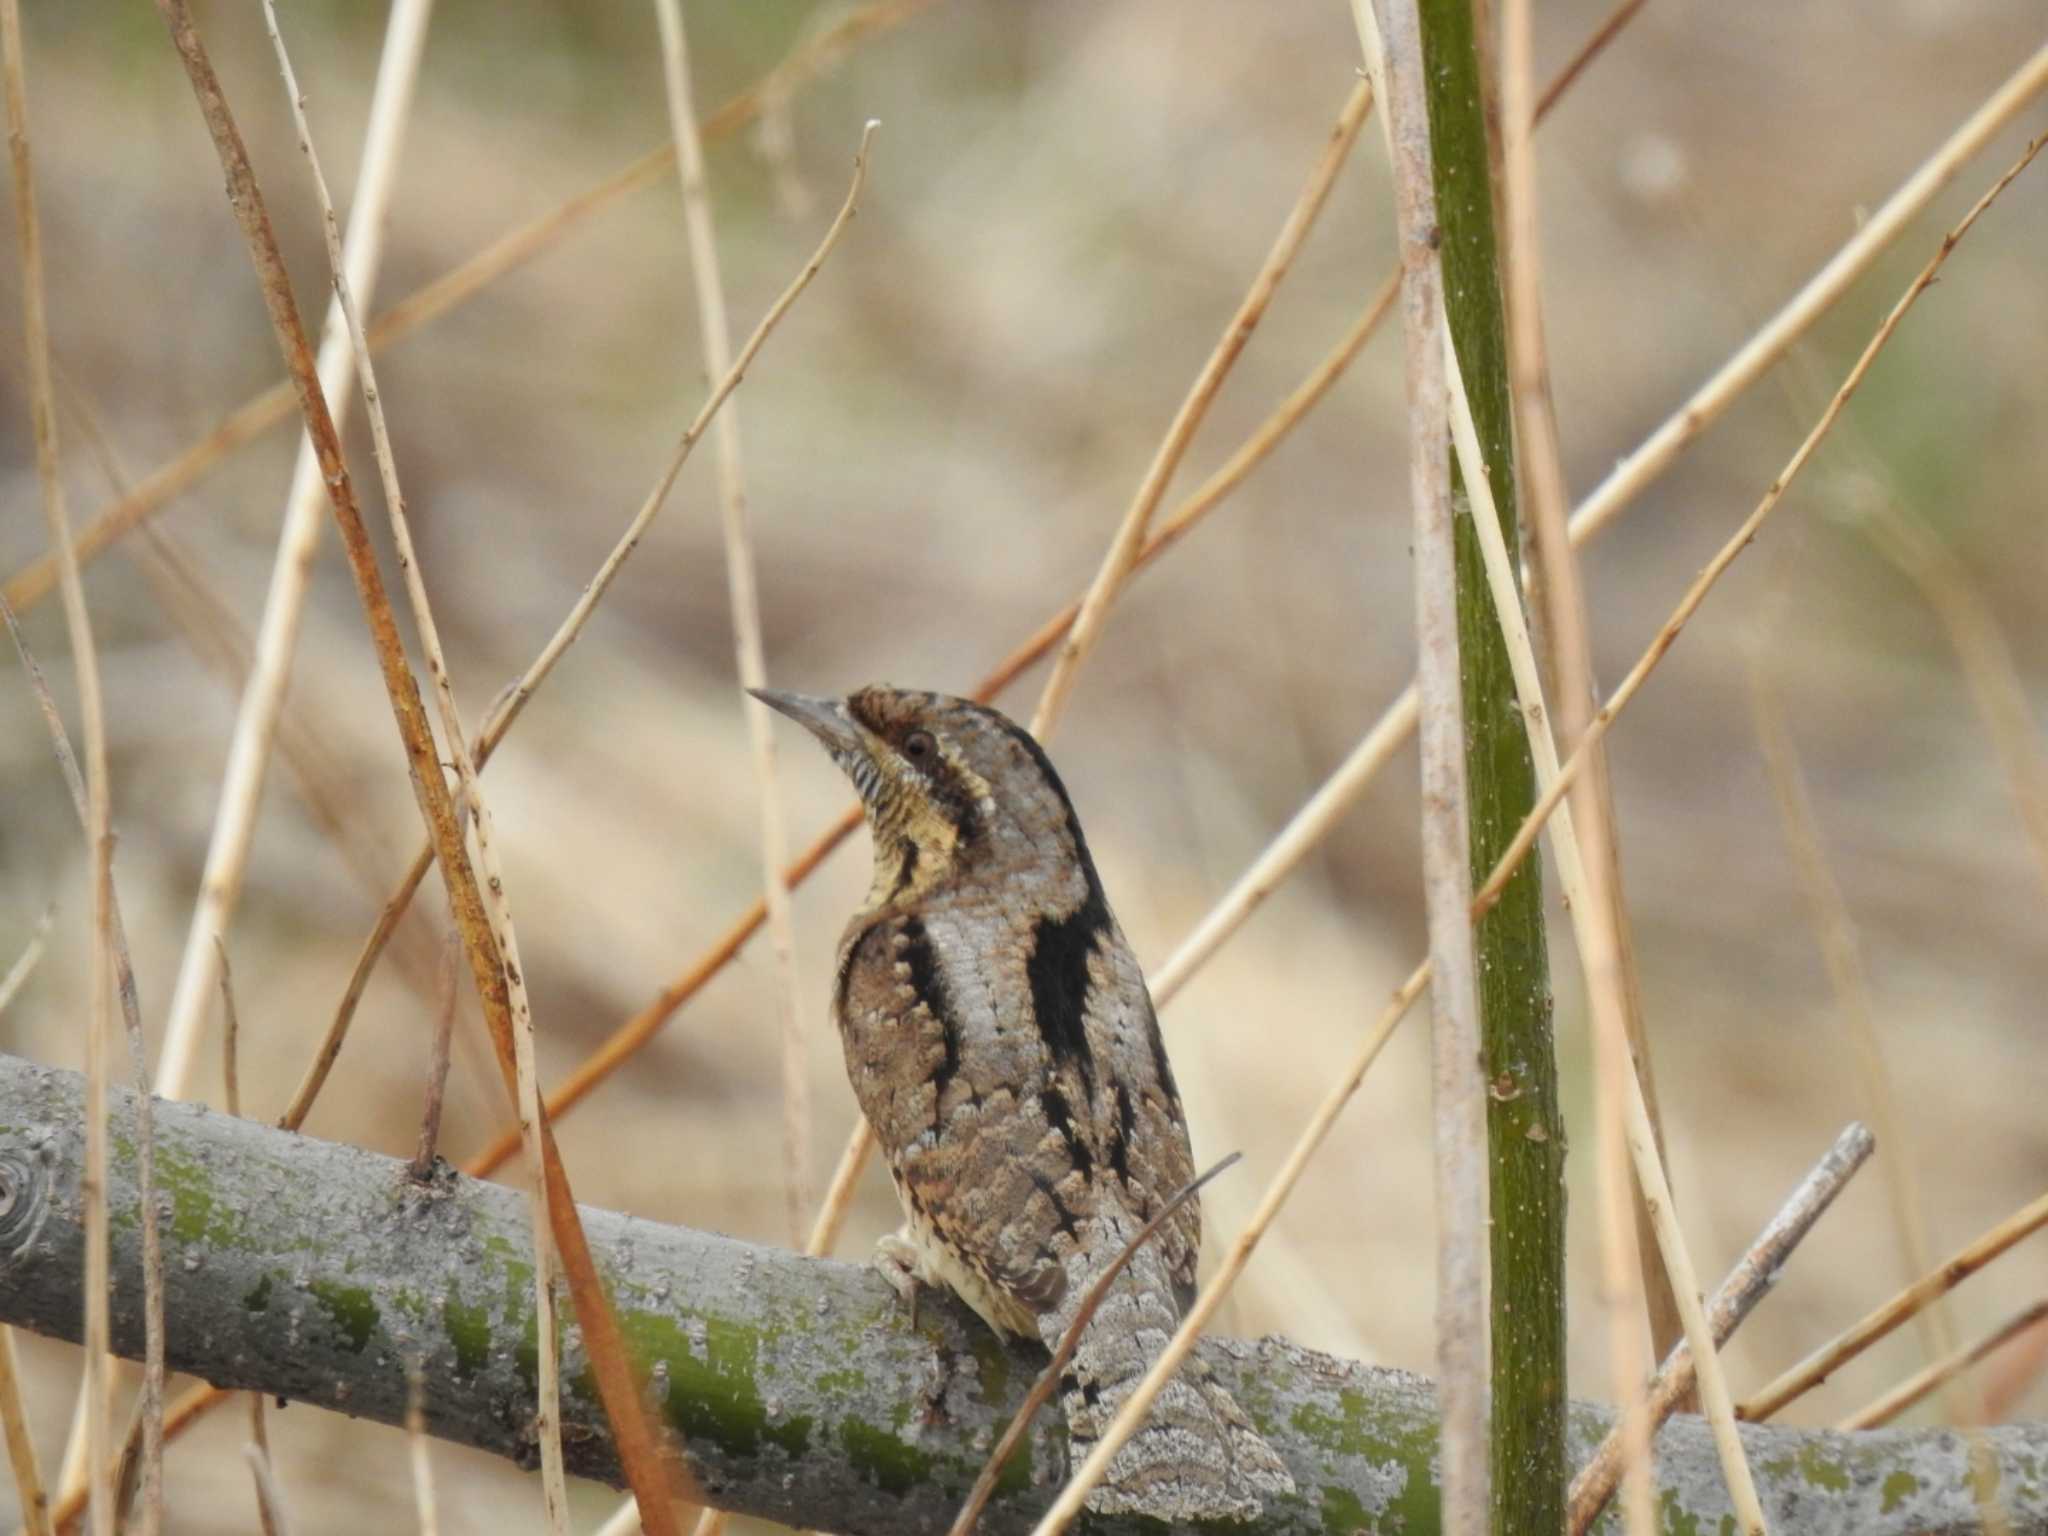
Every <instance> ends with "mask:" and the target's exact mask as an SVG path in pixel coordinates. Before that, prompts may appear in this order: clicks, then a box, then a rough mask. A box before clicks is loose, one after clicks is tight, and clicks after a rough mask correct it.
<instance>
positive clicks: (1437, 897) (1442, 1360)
mask: <svg viewBox="0 0 2048 1536" xmlns="http://www.w3.org/2000/svg"><path fill="white" fill-rule="evenodd" d="M1352 12H1353V15H1354V17H1355V18H1356V19H1357V24H1358V33H1359V45H1360V47H1361V48H1362V49H1363V50H1364V53H1365V58H1366V66H1367V69H1368V70H1369V71H1370V73H1371V75H1372V77H1373V78H1374V79H1376V80H1378V81H1380V82H1382V83H1383V87H1384V89H1383V91H1382V95H1381V99H1382V103H1383V105H1382V108H1381V119H1382V121H1383V123H1384V124H1385V126H1386V130H1387V138H1388V143H1389V146H1390V149H1389V154H1390V158H1391V162H1392V166H1393V175H1394V215H1395V217H1394V223H1395V228H1396V230H1397V232H1398V235H1399V239H1400V249H1401V308H1402V319H1403V324H1402V334H1403V337H1404V340H1405V343H1406V345H1405V349H1404V350H1405V353H1406V359H1407V368H1406V373H1407V380H1408V465H1409V493H1410V499H1411V501H1412V503H1413V517H1414V539H1413V548H1414V564H1415V648H1416V669H1415V671H1416V698H1417V704H1418V714H1417V727H1416V734H1417V739H1418V741H1419V743H1420V747H1421V757H1422V887H1423V905H1424V908H1425V911H1426V913H1427V916H1428V925H1429V964H1430V970H1431V973H1432V975H1433V978H1434V979H1433V981H1432V984H1431V986H1430V1008H1431V1019H1430V1059H1431V1072H1430V1082H1431V1101H1432V1126H1433V1130H1434V1136H1433V1140H1434V1149H1435V1165H1436V1230H1437V1262H1436V1273H1437V1287H1436V1335H1437V1343H1436V1357H1437V1408H1438V1412H1439V1413H1440V1415H1441V1416H1442V1420H1443V1434H1442V1441H1441V1447H1440V1451H1439V1456H1440V1462H1441V1487H1442V1511H1443V1514H1442V1520H1443V1528H1444V1530H1445V1531H1447V1532H1449V1533H1451V1536H1483V1533H1484V1532H1485V1531H1486V1529H1487V1524H1488V1510H1489V1509H1490V1507H1491V1504H1492V1493H1491V1482H1492V1471H1491V1468H1490V1466H1489V1465H1488V1456H1487V1394H1488V1382H1489V1379H1490V1378H1489V1372H1488V1368H1487V1354H1488V1351H1487V1313H1486V1276H1487V1201H1488V1189H1487V1167H1488V1164H1487V1151H1486V1073H1485V1068H1484V1065H1483V1061H1484V1052H1483V1050H1482V1048H1481V1045H1480V1033H1479V994H1478V976H1477V959H1476V956H1475V954H1474V943H1473V935H1472V923H1471V920H1470V919H1469V918H1468V917H1467V915H1466V913H1467V909H1468V907H1469V906H1470V900H1471V895H1470V893H1471V889H1472V859H1471V847H1470V843H1469V841H1468V836H1467V822H1466V816H1467V807H1466V783H1465V711H1464V701H1463V698H1462V695H1461V685H1460V676H1461V673H1460V667H1459V653H1458V591H1457V559H1456V555H1455V552H1454V548H1453V540H1452V522H1453V518H1452V506H1451V468H1450V455H1449V454H1448V453H1447V452H1445V438H1446V437H1447V436H1448V434H1449V425H1448V417H1449V412H1450V402H1449V396H1448V392H1447V385H1446V380H1445V373H1444V358H1445V355H1446V351H1447V349H1448V347H1449V344H1450V342H1449V333H1448V331H1447V330H1446V328H1445V324H1444V308H1443V268H1442V264H1441V261H1440V259H1439V256H1438V251H1437V246H1438V240H1439V236H1440V232H1439V230H1438V227H1437V215H1436V189H1435V185H1434V181H1433V176H1434V171H1433V153H1434V151H1433V146H1432V144H1431V140H1430V128H1429V104H1428V99H1427V95H1426V92H1425V87H1424V81H1423V69H1424V64H1423V57H1422V22H1421V17H1420V15H1419V13H1418V12H1417V9H1416V5H1415V0H1389V3H1388V4H1387V6H1386V17H1385V30H1384V33H1383V34H1379V33H1378V32H1377V29H1376V28H1375V27H1374V26H1373V25H1372V10H1371V7H1370V5H1368V4H1366V3H1364V0H1357V3H1354V5H1353V7H1352Z"/></svg>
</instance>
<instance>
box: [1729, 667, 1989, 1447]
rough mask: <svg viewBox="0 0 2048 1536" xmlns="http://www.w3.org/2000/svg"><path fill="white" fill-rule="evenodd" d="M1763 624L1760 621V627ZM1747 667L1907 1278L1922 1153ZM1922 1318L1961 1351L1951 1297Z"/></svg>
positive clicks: (1924, 1341) (1852, 937) (1786, 743)
mask: <svg viewBox="0 0 2048 1536" xmlns="http://www.w3.org/2000/svg"><path fill="white" fill-rule="evenodd" d="M1764 632H1765V631H1763V630H1761V629H1760V630H1759V631H1758V633H1759V635H1761V634H1762V633H1764ZM1748 672H1749V699H1750V713H1751V716H1752V718H1753V720H1754V722H1755V726H1756V734H1757V743H1758V745H1759V747H1761V749H1762V751H1763V758H1764V767H1765V770H1766V772H1767V774H1768V776H1769V778H1770V782H1771V797H1772V798H1773V799H1774V800H1775V801H1776V802H1777V806H1778V819H1779V821H1780V823H1781V825H1782V827H1783V830H1784V834H1785V843H1786V846H1787V849H1788V850H1789V852H1790V853H1791V855H1792V866H1793V870H1794V873H1795V874H1796V875H1797V876H1798V879H1799V886H1800V891H1801V893H1802V894H1803V895H1804V897H1805V899H1806V908H1807V916H1808V919H1809V921H1811V923H1812V924H1813V928H1814V937H1815V938H1816V940H1817V941H1818V942H1819V945H1820V952H1821V959H1822V961H1823V963H1824V964H1825V966H1826V968H1827V974H1828V984H1829V988H1830V990H1831V991H1832V992H1833V993H1834V998H1835V1014H1836V1017H1837V1018H1838V1019H1839V1020H1840V1023H1841V1027H1842V1033H1843V1035H1844V1036H1845V1037H1846V1040H1847V1044H1848V1047H1849V1051H1848V1054H1849V1056H1850V1058H1851V1059H1852V1060H1853V1061H1854V1062H1855V1064H1856V1075H1857V1076H1858V1077H1859V1078H1860V1079H1861V1085H1862V1089H1863V1101H1864V1110H1865V1112H1866V1113H1867V1114H1868V1115H1869V1116H1870V1118H1871V1120H1872V1121H1874V1122H1875V1123H1876V1125H1877V1134H1878V1138H1879V1139H1880V1140H1881V1141H1883V1142H1884V1144H1885V1146H1886V1147H1887V1148H1888V1149H1889V1150H1890V1152H1891V1156H1889V1157H1888V1158H1886V1159H1885V1166H1884V1169H1883V1172H1884V1176H1885V1177H1884V1187H1885V1195H1886V1197H1887V1200H1888V1203H1889V1204H1890V1206H1891V1213H1890V1214H1891V1219H1892V1230H1893V1235H1894V1236H1895V1237H1896V1238H1897V1240H1898V1245H1899V1267H1900V1269H1901V1270H1902V1271H1903V1272H1904V1278H1906V1279H1909V1280H1910V1279H1911V1278H1912V1277H1913V1276H1914V1275H1918V1274H1923V1273H1925V1272H1926V1270H1927V1268H1928V1266H1929V1264H1930V1263H1931V1262H1932V1254H1933V1249H1932V1247H1931V1246H1930V1245H1929V1243H1928V1240H1927V1221H1926V1215H1925V1207H1924V1205H1923V1203H1922V1201H1921V1198H1920V1180H1919V1170H1918V1160H1917V1159H1916V1158H1915V1157H1914V1155H1913V1149H1912V1142H1911V1140H1910V1139H1909V1138H1908V1136H1907V1135H1906V1126H1905V1117H1904V1115H1903V1113H1902V1112H1901V1110H1900V1107H1899V1096H1898V1091H1897V1088H1896V1086H1895V1085H1894V1083H1893V1081H1892V1074H1891V1069H1890V1067H1888V1066H1887V1065H1886V1064H1885V1059H1884V1044H1883V1042H1882V1041H1880V1040H1879V1039H1878V1033H1877V1008H1876V1005H1875V1003H1874V1002H1873V1001H1872V999H1871V995H1870V981H1869V978H1868V977H1867V976H1866V975H1865V974H1864V970H1863V958H1862V954H1861V947H1860V945H1859V944H1858V942H1857V938H1856V924H1855V920H1854V919H1853V918H1851V917H1850V915H1849V902H1848V899H1847V897H1846V896H1845V895H1844V894H1843V892H1842V887H1841V883H1840V882H1839V881H1837V880H1836V879H1835V874H1834V870H1833V868H1832V867H1831V866H1830V865H1829V863H1828V858H1827V854H1826V852H1825V851H1824V850H1823V849H1822V847H1821V841H1820V825H1819V820H1818V818H1817V817H1816V816H1815V815H1814V810H1813V801H1812V799H1811V798H1810V797H1809V796H1808V794H1807V792H1806V778H1805V775H1804V774H1803V773H1801V771H1800V768H1799V759H1798V754H1797V750H1796V749H1795V748H1794V746H1793V744H1792V736H1791V732H1790V730H1789V729H1788V728H1787V726H1786V723H1785V717H1784V710H1783V708H1782V706H1781V704H1780V701H1779V699H1778V696H1777V691H1776V689H1775V688H1774V687H1773V686H1772V681H1771V676H1770V666H1769V661H1768V659H1767V658H1766V657H1765V655H1764V654H1763V651H1762V649H1761V647H1760V646H1757V645H1752V646H1751V647H1750V648H1749V658H1748ZM1918 1323H1919V1329H1920V1336H1921V1337H1920V1344H1921V1350H1922V1352H1923V1354H1924V1355H1925V1357H1926V1358H1927V1360H1928V1361H1930V1362H1932V1361H1935V1360H1939V1359H1941V1358H1942V1357H1944V1356H1946V1355H1951V1354H1953V1353H1954V1352H1955V1350H1956V1347H1957V1341H1956V1328H1955V1320H1954V1319H1953V1318H1952V1317H1950V1316H1949V1313H1948V1308H1947V1307H1946V1306H1945V1305H1938V1306H1932V1307H1929V1308H1927V1309H1926V1310H1925V1311H1924V1312H1922V1313H1921V1314H1920V1316H1919V1318H1918ZM1950 1404H1951V1408H1952V1410H1953V1411H1952V1412H1951V1415H1950V1422H1951V1423H1962V1422H1967V1421H1968V1420H1969V1419H1970V1418H1972V1417H1974V1415H1973V1414H1971V1413H1970V1412H1969V1411H1967V1405H1966V1404H1963V1403H1961V1402H1959V1401H1957V1400H1956V1399H1955V1398H1953V1397H1951V1399H1950Z"/></svg>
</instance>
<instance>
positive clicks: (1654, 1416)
mask: <svg viewBox="0 0 2048 1536" xmlns="http://www.w3.org/2000/svg"><path fill="white" fill-rule="evenodd" d="M1876 1150H1877V1139H1876V1138H1875V1137H1874V1136H1872V1135H1871V1134H1870V1132H1869V1131H1868V1130H1866V1129H1865V1128H1864V1127H1863V1126H1861V1125H1858V1124H1854V1123H1851V1124H1850V1125H1849V1126H1848V1128H1847V1129H1845V1130H1844V1131H1843V1132H1842V1134H1841V1135H1840V1136H1837V1137H1836V1138H1835V1144H1834V1145H1833V1146H1832V1147H1830V1148H1829V1149H1828V1151H1827V1155H1826V1156H1825V1157H1823V1158H1822V1159H1821V1160H1820V1161H1819V1162H1818V1163H1817V1164H1815V1165H1814V1167H1813V1169H1812V1171H1811V1172H1809V1173H1808V1174H1807V1175H1806V1177H1805V1178H1804V1179H1801V1180H1800V1181H1799V1187H1798V1188H1797V1189H1795V1190H1793V1191H1792V1194H1791V1197H1790V1198H1789V1199H1787V1200H1786V1202H1785V1203H1784V1204H1783V1205H1782V1206H1780V1207H1779V1208H1778V1214H1777V1215H1775V1216H1773V1217H1772V1218H1771V1219H1770V1222H1769V1223H1768V1224H1767V1225H1766V1226H1765V1227H1764V1229H1763V1231H1762V1232H1760V1233H1758V1234H1757V1237H1756V1241H1755V1242H1753V1243H1751V1244H1750V1245H1749V1248H1748V1250H1747V1251H1746V1252H1745V1253H1744V1254H1743V1255H1742V1257H1741V1258H1740V1259H1738V1260H1737V1261H1736V1264H1735V1267H1734V1268H1733V1269H1731V1270H1730V1271H1729V1272H1728V1277H1727V1278H1726V1279H1725V1280H1723V1281H1722V1282H1721V1287H1720V1289H1719V1290H1717V1291H1715V1292H1714V1299H1713V1301H1712V1302H1711V1303H1710V1304H1709V1306H1708V1308H1707V1314H1708V1320H1709V1321H1710V1322H1711V1324H1712V1325H1713V1331H1714V1342H1715V1343H1716V1344H1717V1345H1718V1344H1725V1343H1726V1342H1727V1341H1728V1339H1729V1337H1730V1336H1731V1335H1732V1334H1733V1333H1734V1332H1735V1330H1736V1329H1737V1328H1739V1327H1741V1326H1742V1321H1743V1319H1744V1318H1746V1317H1748V1316H1749V1314H1750V1311H1751V1309H1752V1308H1754V1307H1755V1306H1756V1304H1757V1303H1758V1302H1759V1301H1761V1300H1763V1298H1764V1296H1765V1294H1766V1293H1767V1292H1769V1290H1770V1289H1771V1287H1772V1286H1774V1285H1776V1284H1777V1282H1778V1275H1779V1272H1780V1271H1781V1270H1783V1269H1784V1267H1785V1264H1786V1261H1787V1260H1789V1259H1790V1258H1791V1256H1792V1250H1793V1249H1794V1248H1796V1247H1798V1246H1799V1244H1800V1243H1801V1242H1803V1241H1805V1239H1806V1234H1807V1233H1809V1232H1811V1231H1812V1230H1813V1228H1814V1224H1815V1223H1816V1222H1818V1221H1819V1220H1820V1218H1821V1217H1822V1216H1823V1215H1825V1214H1826V1212H1827V1209H1828V1207H1829V1206H1830V1205H1832V1204H1834V1201H1835V1197H1836V1196H1837V1195H1839V1194H1840V1193H1841V1192H1842V1191H1843V1190H1844V1189H1845V1188H1847V1187H1848V1183H1849V1180H1850V1179H1852V1178H1854V1177H1855V1176H1856V1173H1857V1171H1858V1170H1859V1169H1860V1168H1862V1166H1863V1165H1864V1163H1866V1162H1867V1161H1869V1159H1870V1154H1871V1153H1872V1152H1874V1151H1876ZM1692 1381H1693V1357H1692V1351H1691V1350H1690V1349H1689V1348H1688V1347H1687V1346H1686V1345H1685V1344H1683V1343H1681V1344H1680V1345H1679V1346H1678V1347H1677V1348H1676V1349H1675V1350H1673V1351H1672V1352H1671V1355H1670V1357H1669V1358H1667V1359H1666V1360H1665V1362H1664V1365H1663V1368H1662V1369H1661V1370H1659V1371H1658V1373H1657V1379H1656V1380H1655V1381H1653V1382H1652V1383H1651V1384H1650V1389H1649V1393H1648V1402H1647V1412H1648V1416H1649V1432H1650V1435H1651V1436H1652V1437H1654V1436H1655V1434H1656V1432H1657V1429H1658V1427H1659V1426H1660V1425H1662V1424H1663V1422H1664V1421H1665V1420H1666V1419H1667V1418H1669V1417H1670V1416H1671V1414H1672V1413H1673V1412H1674V1411H1676V1410H1677V1408H1678V1406H1679V1405H1680V1403H1681V1402H1683V1401H1684V1400H1685V1399H1686V1398H1687V1397H1688V1396H1690V1394H1691V1390H1692ZM1625 1454H1629V1453H1628V1452H1627V1451H1626V1448H1625V1446H1624V1444H1623V1425H1621V1424H1619V1423H1617V1424H1616V1425H1615V1426H1614V1428H1612V1429H1610V1430H1609V1431H1608V1432H1607V1437H1606V1438H1605V1439H1604V1440H1602V1441H1601V1442H1600V1447H1599V1449H1598V1450H1596V1451H1595V1452H1594V1453H1593V1458H1592V1460H1590V1461H1588V1462H1587V1463H1586V1465H1585V1466H1584V1467H1583V1468H1581V1469H1580V1471H1579V1474H1578V1476H1576V1477H1575V1478H1573V1479H1572V1487H1571V1497H1570V1502H1569V1506H1568V1508H1567V1511H1566V1525H1565V1530H1566V1533H1567V1536H1584V1533H1585V1531H1586V1528H1587V1527H1588V1526H1590V1525H1591V1524H1592V1523H1593V1522H1594V1521H1595V1520H1596V1519H1598V1518H1599V1516H1600V1511H1601V1510H1602V1509H1603V1508H1604V1507H1605V1506H1606V1504H1607V1501H1608V1499H1609V1498H1611V1497H1612V1496H1613V1494H1614V1485H1615V1482H1616V1481H1617V1479H1618V1478H1619V1477H1620V1475H1621V1469H1622V1464H1623V1457H1624V1455H1625Z"/></svg>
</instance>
